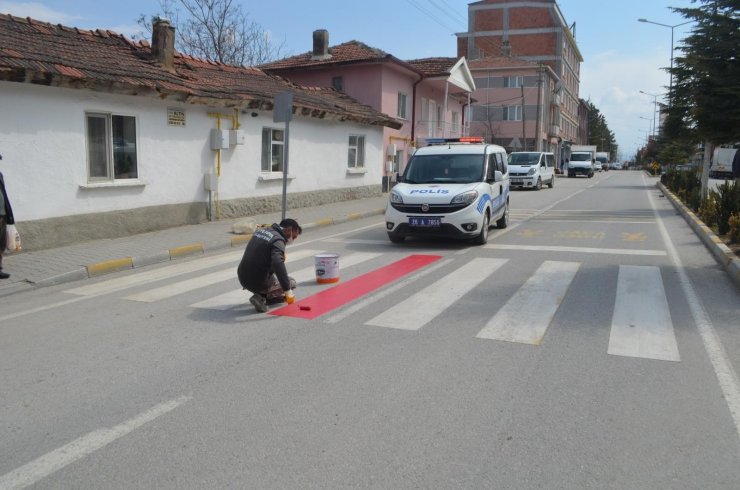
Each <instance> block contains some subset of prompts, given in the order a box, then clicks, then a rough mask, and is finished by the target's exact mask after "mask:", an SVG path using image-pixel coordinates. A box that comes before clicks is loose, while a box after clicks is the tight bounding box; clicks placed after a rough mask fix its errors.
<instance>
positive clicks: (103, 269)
mask: <svg viewBox="0 0 740 490" xmlns="http://www.w3.org/2000/svg"><path fill="white" fill-rule="evenodd" d="M133 267H134V261H133V259H132V258H131V257H126V258H124V259H114V260H107V261H105V262H98V263H97V264H91V265H88V266H87V275H88V277H95V276H100V275H102V274H107V273H108V272H115V271H120V270H123V269H133Z"/></svg>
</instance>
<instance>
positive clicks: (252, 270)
mask: <svg viewBox="0 0 740 490" xmlns="http://www.w3.org/2000/svg"><path fill="white" fill-rule="evenodd" d="M302 231H303V230H302V229H301V227H300V226H299V225H298V222H297V221H296V220H294V219H290V218H286V219H284V220H282V221H281V222H280V224H279V225H278V224H273V225H272V226H271V227H269V228H260V229H258V230H257V231H255V232H254V235H252V238H251V239H250V240H249V243H247V248H246V249H245V250H244V255H243V256H242V260H241V262H240V263H239V268H238V269H237V276H238V277H239V283H240V284H241V285H242V287H243V288H244V289H246V290H248V291H250V292H252V293H254V294H253V296H252V297H251V298H249V302H250V303H252V305H253V306H254V309H255V310H257V311H258V312H260V313H264V312H266V311H267V309H268V305H270V304H275V303H282V302H283V301H285V302H287V303H288V304H290V303H293V301H294V300H295V295H294V294H293V289H295V287H296V283H295V280H294V279H293V278H291V277H289V276H288V270H287V269H286V268H285V246H286V245H290V244H291V243H293V240H295V239H296V238H298V236H299V235H300V234H301V232H302Z"/></svg>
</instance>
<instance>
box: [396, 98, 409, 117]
mask: <svg viewBox="0 0 740 490" xmlns="http://www.w3.org/2000/svg"><path fill="white" fill-rule="evenodd" d="M407 103H408V97H407V96H406V94H404V93H403V92H398V113H397V114H396V115H397V116H398V117H400V118H401V119H406V115H407V114H408V111H407V109H406V108H407Z"/></svg>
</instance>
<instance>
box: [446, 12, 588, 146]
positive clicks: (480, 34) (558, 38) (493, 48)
mask: <svg viewBox="0 0 740 490" xmlns="http://www.w3.org/2000/svg"><path fill="white" fill-rule="evenodd" d="M574 32H575V25H573V26H569V25H568V23H567V22H566V20H565V17H564V16H563V14H562V12H561V11H560V8H559V7H558V5H557V3H556V1H555V0H482V1H479V2H473V3H470V4H469V5H468V31H467V32H463V33H458V34H457V54H458V56H465V57H466V58H467V59H468V62H469V63H470V64H471V65H472V63H473V61H474V60H478V59H482V58H490V57H498V56H502V55H503V56H507V57H510V58H511V59H512V60H517V61H520V60H523V61H528V62H531V63H534V64H536V65H544V66H547V67H549V69H551V70H552V72H553V73H554V74H555V76H556V77H557V78H558V81H557V82H556V83H555V84H554V85H553V89H552V93H551V94H552V97H553V99H554V104H555V105H556V111H555V112H556V113H555V114H554V116H553V121H552V125H551V126H556V128H555V127H551V128H549V129H548V131H550V130H555V129H557V131H556V133H557V137H556V138H552V140H555V139H557V141H558V142H562V141H566V142H573V143H575V142H577V141H578V127H579V117H578V111H579V104H580V102H579V96H578V91H579V83H580V64H581V63H582V62H583V56H582V55H581V52H580V51H579V49H578V45H577V44H576V40H575V35H574ZM530 76H531V75H530ZM558 82H559V83H558ZM515 83H518V81H517V80H515ZM473 98H474V99H476V100H482V97H481V94H479V93H478V91H476V92H475V93H474V94H473ZM526 105H527V102H526V101H525V108H524V112H525V113H524V114H523V116H526V111H527V108H526ZM530 111H532V109H530ZM514 117H517V115H516V114H514Z"/></svg>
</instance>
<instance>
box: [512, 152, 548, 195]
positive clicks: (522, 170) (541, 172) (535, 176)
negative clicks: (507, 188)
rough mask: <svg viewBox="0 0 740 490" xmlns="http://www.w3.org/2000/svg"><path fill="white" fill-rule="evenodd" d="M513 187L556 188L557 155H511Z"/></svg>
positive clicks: (521, 153) (538, 153)
mask: <svg viewBox="0 0 740 490" xmlns="http://www.w3.org/2000/svg"><path fill="white" fill-rule="evenodd" d="M509 181H510V183H511V187H521V188H528V189H536V190H540V189H542V185H543V184H547V186H548V187H549V188H550V189H552V188H553V187H554V186H555V155H554V154H552V153H547V152H543V151H515V152H513V153H510V154H509Z"/></svg>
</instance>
